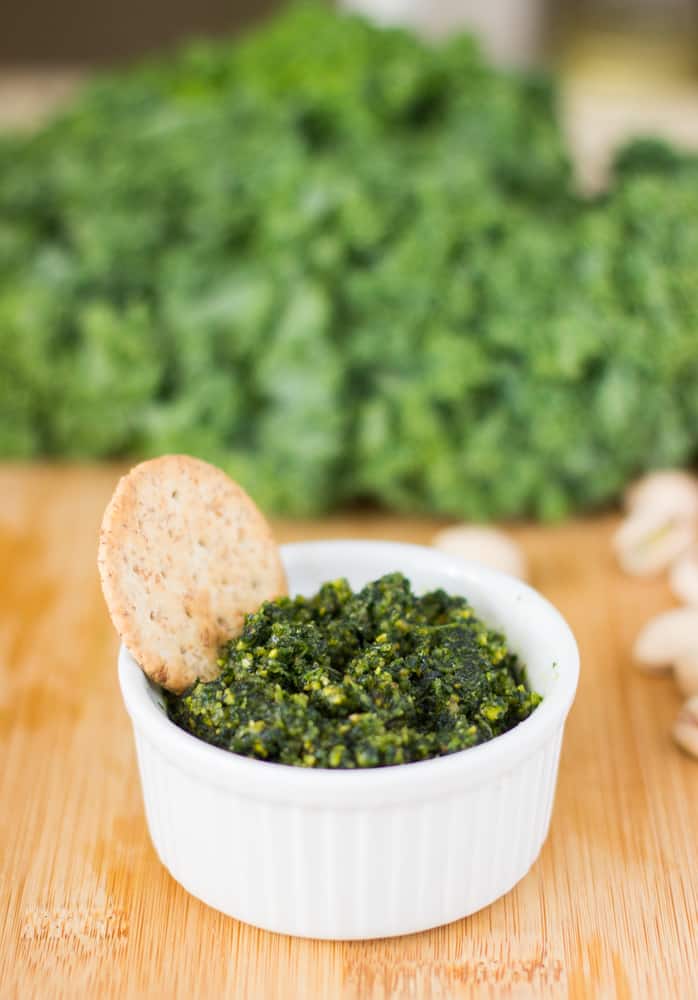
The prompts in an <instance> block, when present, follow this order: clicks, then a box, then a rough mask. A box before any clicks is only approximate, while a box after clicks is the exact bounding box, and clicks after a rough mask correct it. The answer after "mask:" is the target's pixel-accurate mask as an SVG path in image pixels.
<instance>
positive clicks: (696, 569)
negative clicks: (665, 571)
mask: <svg viewBox="0 0 698 1000" xmlns="http://www.w3.org/2000/svg"><path fill="white" fill-rule="evenodd" d="M669 583H670V585H671V589H672V590H673V592H674V594H675V595H676V597H678V599H679V600H680V601H683V602H684V604H692V605H694V606H698V545H691V547H690V548H689V549H687V550H686V552H684V553H683V555H681V556H679V558H678V559H677V560H676V562H675V563H674V565H673V566H672V567H671V570H670V571H669Z"/></svg>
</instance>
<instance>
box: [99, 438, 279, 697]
mask: <svg viewBox="0 0 698 1000" xmlns="http://www.w3.org/2000/svg"><path fill="white" fill-rule="evenodd" d="M97 561H98V565H99V574H100V578H101V581H102V590H103V592H104V598H105V600H106V602H107V607H108V609H109V614H110V615H111V619H112V622H113V623H114V627H115V628H116V630H117V632H118V633H119V635H120V636H121V639H122V640H123V642H124V644H125V646H126V648H127V649H128V650H129V652H130V653H131V655H132V656H133V657H134V659H135V660H137V661H138V663H139V664H140V665H141V667H142V669H143V670H144V671H145V673H146V674H147V675H148V676H149V677H150V678H152V680H154V681H157V683H158V684H161V685H162V686H163V687H165V688H168V690H170V691H176V692H181V691H183V690H184V689H185V688H187V687H189V685H191V684H193V683H194V681H195V680H196V679H197V678H201V679H202V680H211V679H212V678H214V677H215V676H216V675H217V674H218V673H219V667H218V664H217V658H218V651H219V649H220V646H221V645H222V643H224V642H226V641H227V640H228V639H230V638H231V637H233V636H235V635H237V634H239V633H240V631H241V629H242V624H243V619H244V617H245V615H246V614H248V613H249V612H250V611H255V610H256V609H257V608H258V607H259V606H260V604H262V602H263V601H265V600H272V599H273V598H275V597H278V596H280V595H281V594H285V593H286V577H285V574H284V570H283V567H282V565H281V559H280V557H279V551H278V549H277V547H276V544H275V542H274V539H273V537H272V533H271V529H270V527H269V524H268V523H267V521H266V519H265V518H264V516H263V515H262V514H261V513H260V511H259V510H258V509H257V507H256V506H255V504H254V503H253V501H252V500H251V499H250V497H249V496H248V495H247V494H246V493H245V491H244V490H243V489H241V487H240V486H238V485H237V483H234V482H233V481H232V479H229V478H228V476H226V475H225V474H224V473H223V472H222V471H221V470H220V469H217V468H215V466H213V465H209V464H208V463H207V462H202V461H200V460H199V459H196V458H190V457H189V456H188V455H163V456H162V457H161V458H155V459H152V460H151V461H148V462H142V463H141V464H140V465H137V466H136V467H135V468H133V469H131V471H130V472H129V473H128V475H126V476H124V477H123V478H122V479H121V480H120V481H119V483H118V485H117V487H116V490H115V491H114V495H113V496H112V498H111V500H110V501H109V504H108V506H107V509H106V511H105V513H104V519H103V521H102V529H101V532H100V539H99V554H98V560H97Z"/></svg>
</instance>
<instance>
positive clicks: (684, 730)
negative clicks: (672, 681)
mask: <svg viewBox="0 0 698 1000" xmlns="http://www.w3.org/2000/svg"><path fill="white" fill-rule="evenodd" d="M672 736H673V737H674V741H675V742H676V743H677V744H678V746H680V747H681V749H682V750H684V751H685V752H686V753H687V754H690V755H691V757H698V695H695V694H694V695H693V696H692V697H691V698H689V699H688V701H686V702H684V704H683V706H682V707H681V710H680V712H679V714H678V715H677V717H676V721H675V722H674V728H673V729H672Z"/></svg>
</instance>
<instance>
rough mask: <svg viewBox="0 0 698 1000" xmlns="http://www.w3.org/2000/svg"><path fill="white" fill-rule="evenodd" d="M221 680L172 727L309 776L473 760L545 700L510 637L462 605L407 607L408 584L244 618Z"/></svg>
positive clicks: (185, 699)
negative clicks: (464, 755) (443, 759)
mask: <svg viewBox="0 0 698 1000" xmlns="http://www.w3.org/2000/svg"><path fill="white" fill-rule="evenodd" d="M220 667H221V673H220V675H219V676H218V677H217V678H216V679H215V680H213V681H209V682H203V681H199V682H197V683H196V684H195V685H194V686H193V687H192V688H190V689H189V690H188V691H186V692H184V693H183V694H182V695H175V694H172V693H166V700H167V711H168V714H169V716H170V718H171V719H172V720H173V721H174V722H176V723H177V725H178V726H180V727H181V728H183V729H185V730H187V731H189V732H190V733H192V734H193V735H194V736H197V737H199V738H200V739H202V740H205V741H206V742H208V743H212V744H214V745H215V746H219V747H223V748H224V749H227V750H230V751H233V752H234V753H238V754H243V755H246V756H249V757H255V758H258V759H259V760H265V761H274V762H279V763H283V764H292V765H299V766H302V767H323V768H359V767H380V766H383V765H388V764H401V763H407V762H409V761H417V760H423V759H426V758H429V757H437V756H440V755H443V754H449V753H453V752H454V751H457V750H463V749H465V748H466V747H472V746H474V745H476V744H478V743H484V742H485V741H487V740H490V739H492V738H493V737H495V736H498V735H499V734H500V733H504V732H506V731H507V730H509V729H512V728H513V727H514V726H516V725H517V724H518V723H519V722H521V721H522V720H523V719H525V718H527V716H528V715H530V714H531V712H532V711H533V710H534V708H535V707H536V706H537V705H538V704H539V702H540V701H541V696H540V695H538V694H536V693H535V692H534V691H531V690H530V689H529V687H528V686H527V684H526V680H525V672H524V669H523V667H522V665H521V664H520V663H519V661H518V659H517V657H516V655H515V654H514V653H512V652H511V651H510V650H509V649H508V647H507V644H506V640H505V638H504V636H503V635H501V634H499V633H498V632H494V631H492V630H490V629H488V628H487V627H486V625H484V624H483V623H482V622H481V621H480V620H479V619H478V618H477V617H476V616H475V614H474V612H473V610H472V609H471V608H470V606H469V605H468V602H467V601H466V600H465V598H463V597H456V596H450V595H448V594H447V593H446V592H445V591H443V590H435V591H433V592H431V593H428V594H424V595H422V596H419V597H418V596H416V595H415V594H413V592H412V590H411V588H410V584H409V582H408V580H407V579H406V578H405V577H404V576H403V575H402V574H401V573H391V574H388V575H386V576H383V577H381V578H380V579H378V580H375V581H374V582H372V583H369V584H367V585H366V586H365V587H364V588H363V589H362V590H361V591H359V592H356V593H354V592H353V591H352V590H351V588H350V586H349V584H348V583H347V581H346V580H335V581H333V582H330V583H325V584H323V586H322V587H321V588H320V590H319V591H318V592H317V594H315V596H313V597H310V598H307V597H296V598H293V599H291V598H288V597H282V598H279V599H277V600H274V601H268V602H265V603H264V604H263V605H262V606H261V607H260V608H259V610H258V611H256V612H254V613H252V614H250V615H248V617H247V619H246V621H245V625H244V628H243V631H242V634H241V635H240V636H238V637H237V638H235V639H232V640H231V641H230V642H229V643H228V644H227V645H226V646H225V647H224V648H223V649H222V651H221V659H220Z"/></svg>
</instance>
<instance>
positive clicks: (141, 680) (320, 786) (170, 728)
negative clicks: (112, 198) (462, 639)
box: [119, 539, 579, 808]
mask: <svg viewBox="0 0 698 1000" xmlns="http://www.w3.org/2000/svg"><path fill="white" fill-rule="evenodd" d="M361 549H364V550H366V552H367V555H368V554H369V553H370V554H382V555H383V556H385V557H391V558H395V563H396V569H399V568H400V566H399V560H400V557H403V560H404V559H405V558H407V559H408V560H409V559H411V560H412V561H413V562H415V561H418V562H419V563H420V564H423V566H424V568H425V569H431V570H434V571H437V572H441V573H445V574H446V575H448V576H451V577H453V578H454V579H458V580H459V581H460V582H461V583H463V582H465V583H467V582H471V583H473V584H475V585H476V586H477V587H478V588H480V589H481V590H482V591H483V592H487V591H489V592H491V591H494V590H496V591H498V592H499V594H500V596H501V595H502V594H503V595H504V597H505V598H506V601H507V602H509V601H517V600H521V599H522V598H524V599H525V600H526V601H527V602H528V608H527V610H528V611H530V613H531V616H532V618H534V619H536V620H537V621H538V622H540V623H542V624H544V626H545V632H546V637H547V639H548V642H549V643H550V644H551V645H554V646H555V647H556V648H559V655H557V656H555V658H554V660H553V662H552V663H551V669H554V670H555V681H554V684H553V688H552V690H551V691H550V692H549V693H548V694H546V695H545V697H544V698H543V700H542V702H541V703H540V705H538V706H537V708H536V709H535V711H533V712H532V713H531V715H529V716H528V718H527V719H524V721H523V722H520V723H519V724H518V725H517V726H515V727H514V728H513V729H510V730H509V731H508V732H506V733H502V734H501V735H500V736H496V737H494V738H493V739H492V740H489V741H488V742H486V743H482V744H479V745H478V746H474V747H469V748H467V749H464V750H458V751H455V752H454V753H451V754H446V755H444V756H441V757H432V758H429V759H428V760H422V761H414V762H410V763H405V764H391V765H386V766H383V767H375V768H364V769H360V768H357V769H346V768H344V769H342V768H337V769H330V768H304V767H298V766H295V765H289V764H279V763H276V762H271V761H261V760H256V759H254V758H251V757H244V756H242V755H241V754H235V753H231V752H230V751H228V750H224V749H222V748H221V747H215V746H212V745H211V744H209V743H206V742H204V741H203V740H200V739H198V738H197V737H195V736H193V735H192V734H191V733H188V732H186V731H185V730H183V729H180V728H179V727H178V726H177V725H175V723H173V722H171V721H170V719H169V718H168V717H167V715H166V714H165V712H164V711H163V709H162V708H161V707H160V706H159V705H157V704H156V701H155V697H154V694H153V692H155V691H156V690H157V688H156V686H155V685H153V684H152V682H151V681H149V680H148V678H147V677H146V675H145V674H144V673H143V672H142V671H141V669H140V667H139V666H138V664H137V663H136V661H135V660H134V658H133V657H132V656H131V654H130V653H129V652H128V650H127V649H126V647H125V646H124V645H123V643H122V644H121V647H120V650H119V682H120V687H121V692H122V696H123V699H124V703H125V706H126V710H127V712H128V714H129V716H130V717H131V721H132V723H133V725H134V729H135V731H136V734H137V736H138V737H140V738H144V739H145V740H147V742H148V743H149V744H151V745H154V746H155V747H156V748H157V749H158V750H159V751H160V752H161V754H162V755H164V756H165V757H166V758H167V759H168V760H169V761H170V762H171V763H172V764H174V766H175V767H176V768H177V769H178V770H182V771H184V772H186V773H188V774H189V775H190V776H193V777H195V778H197V779H199V780H203V781H204V782H206V783H207V784H210V785H214V786H218V787H222V788H228V789H234V790H235V792H236V794H242V795H245V796H247V797H250V798H254V799H260V800H265V799H267V800H268V799H271V800H274V801H286V802H289V803H294V802H295V803H298V802H304V803H307V804H315V805H328V804H332V805H336V806H340V807H341V806H345V807H347V808H350V807H355V806H357V805H381V804H388V803H392V802H396V801H401V800H403V801H404V800H409V801H413V800H414V799H416V798H421V799H430V798H433V797H436V796H439V795H442V794H443V793H444V792H445V791H448V790H452V789H455V788H460V789H463V788H466V787H470V786H472V785H474V784H481V783H482V782H484V781H490V780H496V778H497V776H498V775H501V774H504V773H506V772H508V771H510V770H512V769H513V768H515V767H516V766H517V764H518V763H519V762H522V761H524V760H525V759H527V758H528V757H530V756H531V755H532V754H533V753H535V752H536V751H537V750H538V749H539V747H540V746H541V745H542V744H544V743H546V742H548V741H549V739H550V737H551V735H552V734H554V733H556V732H558V731H560V730H561V729H562V725H563V723H564V721H565V718H566V716H567V713H568V712H569V709H570V707H571V705H572V702H573V700H574V696H575V692H576V689H577V683H578V678H579V650H578V648H577V643H576V641H575V638H574V635H573V634H572V631H571V629H570V627H569V625H568V624H567V622H566V621H565V620H564V618H563V617H562V615H561V614H560V612H559V611H558V610H557V609H556V608H555V607H554V606H553V605H552V604H551V603H550V602H549V601H548V600H547V599H546V598H545V597H543V596H542V595H541V594H540V593H538V591H536V590H535V589H534V588H533V587H531V586H529V585H528V584H526V583H523V582H522V581H521V580H518V579H516V578H515V577H512V576H509V575H507V574H505V573H501V572H499V571H498V570H494V569H490V568H489V567H486V566H483V565H481V564H479V563H476V562H472V561H466V560H463V559H461V558H459V557H456V556H450V555H447V554H446V553H443V552H440V551H438V550H437V549H434V548H431V547H428V546H423V545H414V544H410V543H405V542H388V541H374V540H370V539H368V540H366V539H361V540H353V539H351V540H333V539H328V540H320V541H309V542H293V543H290V544H286V545H282V546H280V551H281V556H282V560H283V562H284V564H285V566H286V568H287V570H288V571H289V574H290V575H292V573H293V567H294V565H299V564H300V563H302V561H303V560H304V559H305V558H307V557H309V556H313V555H314V556H316V557H317V556H322V557H327V558H336V559H337V560H338V561H339V562H341V557H342V555H346V553H347V552H348V551H349V550H353V553H354V555H355V554H356V552H357V550H358V551H359V552H360V550H361ZM403 572H405V573H406V575H408V576H409V571H408V570H403ZM503 631H506V626H503Z"/></svg>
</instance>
